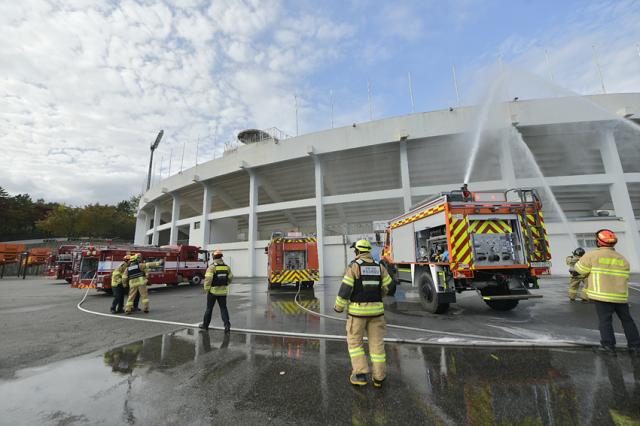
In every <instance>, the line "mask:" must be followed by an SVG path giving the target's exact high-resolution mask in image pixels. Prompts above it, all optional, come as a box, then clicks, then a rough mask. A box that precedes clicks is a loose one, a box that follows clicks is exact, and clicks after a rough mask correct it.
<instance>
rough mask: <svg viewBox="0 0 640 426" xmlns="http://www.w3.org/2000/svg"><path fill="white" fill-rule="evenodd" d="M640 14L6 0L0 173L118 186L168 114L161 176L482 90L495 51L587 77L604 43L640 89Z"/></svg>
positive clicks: (474, 5) (459, 4)
mask: <svg viewBox="0 0 640 426" xmlns="http://www.w3.org/2000/svg"><path fill="white" fill-rule="evenodd" d="M638 22H640V1H638V0H628V1H627V0H618V1H611V0H594V1H588V0H576V1H573V0H563V1H560V2H559V1H557V0H556V1H547V0H537V1H535V2H532V1H525V0H522V1H521V0H510V1H507V0H458V1H456V0H449V1H441V0H433V1H431V0H422V1H420V0H416V1H394V2H389V1H364V0H341V1H337V0H336V1H322V2H318V1H312V0H297V1H278V0H215V1H201V0H171V1H161V0H148V1H146V0H144V1H142V0H125V1H95V0H68V1H54V0H51V1H43V0H40V1H36V0H22V1H20V2H10V1H5V2H1V3H0V40H2V43H0V97H1V101H0V102H1V103H0V105H1V107H0V152H1V153H2V158H3V161H2V163H3V164H2V167H1V168H0V187H3V188H5V189H6V190H7V191H8V192H9V193H10V194H17V193H29V194H30V195H31V196H32V197H33V198H34V199H37V198H44V199H46V200H47V201H57V202H63V203H67V204H70V205H76V206H82V205H86V204H89V203H96V202H99V203H115V202H117V201H119V200H123V199H127V198H129V197H130V196H132V195H134V194H139V193H140V192H141V191H142V190H143V189H144V184H145V181H146V174H147V167H148V161H149V145H150V144H151V143H152V142H153V141H154V140H155V137H156V135H157V133H158V131H159V130H160V129H164V138H163V140H162V142H161V144H160V147H159V148H158V150H157V151H156V154H155V160H156V165H155V173H154V180H155V181H158V180H159V179H160V178H164V177H166V176H168V175H169V174H175V173H177V172H178V171H180V168H181V167H182V168H183V169H187V168H189V167H192V166H193V165H194V164H195V163H196V161H198V163H202V162H205V161H209V160H211V159H213V158H214V157H219V156H220V155H221V153H222V151H223V150H224V147H225V143H226V142H228V141H232V140H233V138H234V137H235V135H236V134H237V132H238V131H240V130H243V129H248V128H261V129H267V128H271V127H277V128H278V129H280V130H282V131H283V132H285V133H286V134H288V135H292V136H293V135H295V134H296V131H297V132H298V133H299V134H305V133H309V132H314V131H320V130H324V129H327V128H330V127H331V126H332V117H333V125H334V126H335V127H339V126H344V125H350V124H351V123H353V122H364V121H368V120H369V119H370V118H373V119H380V118H386V117H392V116H397V115H404V114H408V113H411V112H412V111H416V112H420V111H432V110H437V109H442V108H448V107H449V106H456V105H458V104H459V103H460V104H463V105H470V104H473V103H475V102H477V94H478V93H480V92H481V91H482V90H483V87H484V86H486V85H488V84H489V82H487V81H484V80H486V78H485V77H483V76H484V74H483V73H482V71H483V70H486V69H487V68H489V67H491V66H494V65H495V64H496V63H498V62H502V63H504V64H508V65H509V66H510V67H513V69H521V70H526V72H528V73H532V74H535V75H538V76H540V77H541V78H543V79H547V80H549V81H553V82H554V84H557V85H559V86H561V87H563V88H566V89H568V90H570V91H573V92H577V93H580V94H594V93H601V92H602V85H601V80H600V77H599V74H598V68H597V66H596V58H597V61H598V63H599V64H600V67H601V72H602V76H603V80H604V82H605V87H606V91H607V92H608V93H616V92H640V47H639V43H640V25H638ZM454 66H455V70H456V77H457V78H456V81H457V85H458V93H459V101H458V97H457V96H456V91H455V86H454V83H453V76H452V73H453V71H452V67H454ZM409 75H410V76H411V88H412V92H413V99H414V103H413V106H412V103H411V98H410V93H409V87H410V86H409ZM296 99H297V105H298V121H297V125H296ZM332 106H333V108H332ZM332 109H333V115H332V114H331V110H332ZM183 152H184V155H183ZM169 166H171V167H170V168H169Z"/></svg>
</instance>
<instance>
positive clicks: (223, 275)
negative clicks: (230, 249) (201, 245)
mask: <svg viewBox="0 0 640 426" xmlns="http://www.w3.org/2000/svg"><path fill="white" fill-rule="evenodd" d="M214 274H215V275H214V276H213V282H212V283H211V286H212V287H218V286H223V285H229V267H228V266H227V265H225V264H224V263H223V264H221V265H220V264H216V265H215V266H214Z"/></svg>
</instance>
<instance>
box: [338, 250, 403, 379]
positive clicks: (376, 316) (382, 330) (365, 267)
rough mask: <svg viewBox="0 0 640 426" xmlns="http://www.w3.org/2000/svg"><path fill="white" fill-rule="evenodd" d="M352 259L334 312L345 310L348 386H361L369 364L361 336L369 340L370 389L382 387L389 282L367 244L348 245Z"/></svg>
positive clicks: (384, 270)
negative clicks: (348, 368) (346, 315)
mask: <svg viewBox="0 0 640 426" xmlns="http://www.w3.org/2000/svg"><path fill="white" fill-rule="evenodd" d="M351 247H352V248H354V249H355V253H356V258H355V260H354V261H353V262H351V263H350V264H349V266H348V267H347V270H346V271H345V273H344V277H343V278H342V284H341V286H340V290H339V291H338V296H337V297H336V303H335V306H334V308H333V309H334V310H335V311H336V312H343V311H344V310H345V308H346V309H347V313H348V319H347V345H348V348H349V356H350V357H351V366H352V372H351V376H350V378H349V381H350V382H351V384H353V385H356V386H365V385H366V384H367V374H368V373H369V364H368V362H367V358H366V356H365V351H364V334H365V332H366V333H367V337H368V339H369V356H370V357H371V364H372V370H373V386H374V387H376V388H380V387H382V383H383V382H384V379H385V377H386V364H385V352H384V337H385V334H386V330H387V325H386V322H385V320H384V304H383V303H382V298H383V297H384V296H385V295H386V294H387V293H388V291H389V286H390V285H391V283H392V279H391V277H390V276H389V273H388V272H387V270H386V269H385V267H384V266H382V265H380V264H379V263H377V262H376V261H374V260H373V257H372V256H371V243H370V242H369V241H367V240H359V241H357V242H356V243H355V244H353V245H352V246H351Z"/></svg>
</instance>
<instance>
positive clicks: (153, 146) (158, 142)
mask: <svg viewBox="0 0 640 426" xmlns="http://www.w3.org/2000/svg"><path fill="white" fill-rule="evenodd" d="M162 135H164V130H160V133H158V136H156V140H155V142H154V143H152V144H151V146H150V147H149V149H151V157H150V158H149V174H148V175H147V191H148V190H149V188H151V166H152V164H153V152H154V151H155V150H156V149H157V148H158V145H160V140H161V139H162Z"/></svg>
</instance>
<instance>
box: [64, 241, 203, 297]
mask: <svg viewBox="0 0 640 426" xmlns="http://www.w3.org/2000/svg"><path fill="white" fill-rule="evenodd" d="M132 253H140V254H142V257H143V259H144V261H145V262H157V261H160V260H161V259H163V260H164V264H163V265H162V266H161V267H158V268H153V269H151V270H150V272H149V274H148V275H147V279H148V281H149V285H152V284H167V285H178V284H180V283H182V282H189V284H192V285H199V284H201V283H202V282H203V280H204V274H205V272H206V270H207V262H208V257H209V256H208V252H207V251H206V250H201V249H200V248H199V247H195V246H162V247H146V246H145V247H136V246H130V247H127V246H123V247H111V246H105V247H92V246H89V247H85V248H82V249H81V251H80V254H79V256H77V257H79V258H80V261H79V262H77V270H74V273H73V277H72V282H71V286H72V287H76V288H96V289H97V290H98V291H104V292H107V293H110V292H111V273H112V272H113V270H114V269H117V268H118V266H120V265H121V264H122V262H123V259H124V256H126V255H129V254H132Z"/></svg>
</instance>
